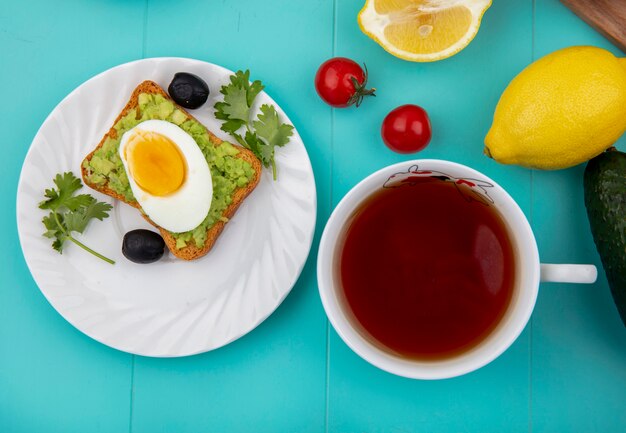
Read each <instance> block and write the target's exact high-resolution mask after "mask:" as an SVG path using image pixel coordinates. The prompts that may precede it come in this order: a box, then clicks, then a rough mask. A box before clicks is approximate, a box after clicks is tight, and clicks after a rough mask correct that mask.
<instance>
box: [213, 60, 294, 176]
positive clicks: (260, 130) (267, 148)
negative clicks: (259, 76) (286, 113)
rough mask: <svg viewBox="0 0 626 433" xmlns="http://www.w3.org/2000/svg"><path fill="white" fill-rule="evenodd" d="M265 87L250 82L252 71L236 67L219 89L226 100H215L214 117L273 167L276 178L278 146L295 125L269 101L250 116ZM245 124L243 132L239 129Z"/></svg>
mask: <svg viewBox="0 0 626 433" xmlns="http://www.w3.org/2000/svg"><path fill="white" fill-rule="evenodd" d="M264 88H265V86H263V84H262V83H261V82H260V81H259V80H255V81H253V82H252V83H251V82H250V71H246V72H242V71H237V73H236V74H235V75H232V76H231V77H230V83H229V84H227V85H225V86H222V88H221V90H220V93H221V94H222V95H224V101H223V102H218V103H216V104H215V117H216V118H218V119H220V120H223V121H224V123H223V124H222V127H221V129H222V131H224V132H227V133H229V134H230V135H232V136H233V137H234V138H235V140H237V142H238V143H239V144H241V145H242V146H244V147H245V148H247V149H250V150H251V151H252V152H253V153H254V154H255V155H256V156H257V158H259V159H260V160H261V162H262V163H263V165H264V166H265V167H272V175H273V176H274V180H276V161H275V160H274V152H275V148H276V146H278V147H282V146H284V145H285V144H287V143H289V138H290V137H291V136H292V135H293V126H292V125H288V124H286V123H283V122H281V120H280V118H279V117H278V113H277V112H276V109H275V108H274V106H272V105H269V104H263V105H261V107H260V111H261V112H260V113H259V114H258V115H257V117H256V120H253V121H251V120H250V117H251V107H252V104H253V103H254V99H255V98H256V97H257V95H258V94H259V93H261V91H262V90H263V89H264ZM244 127H245V130H244V132H243V133H239V132H238V131H240V130H241V128H244Z"/></svg>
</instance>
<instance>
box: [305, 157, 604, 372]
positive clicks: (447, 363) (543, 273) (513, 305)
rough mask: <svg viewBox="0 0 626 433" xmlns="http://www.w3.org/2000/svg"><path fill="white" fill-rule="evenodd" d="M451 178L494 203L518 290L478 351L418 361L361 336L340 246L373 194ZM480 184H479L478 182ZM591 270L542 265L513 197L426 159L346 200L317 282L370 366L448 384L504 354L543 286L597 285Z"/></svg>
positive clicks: (362, 185) (327, 235) (327, 233)
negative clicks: (345, 286)
mask: <svg viewBox="0 0 626 433" xmlns="http://www.w3.org/2000/svg"><path fill="white" fill-rule="evenodd" d="M424 172H435V173H434V174H433V175H439V176H440V175H443V176H447V177H448V178H450V179H451V180H453V181H456V180H460V179H471V180H472V184H474V187H473V188H475V191H474V192H475V193H476V194H479V195H481V197H484V198H485V199H486V200H488V201H490V202H493V205H495V206H496V208H497V209H498V211H499V212H500V214H501V215H502V217H503V219H504V221H505V222H506V224H507V226H508V231H509V237H510V239H511V242H512V244H513V248H514V251H515V266H516V269H515V275H516V279H515V283H514V284H515V287H514V289H513V297H512V299H511V302H510V305H509V307H508V309H507V311H506V313H505V314H504V317H503V318H502V319H501V320H500V322H499V324H498V325H497V326H496V328H495V329H494V330H493V331H492V332H491V333H490V334H489V335H488V336H487V337H486V338H485V339H484V340H483V341H482V342H480V343H479V344H478V345H477V346H475V347H474V348H472V349H470V350H468V351H466V352H463V353H461V354H459V355H457V356H455V357H452V358H445V359H442V360H436V361H419V360H414V359H408V358H403V357H400V356H398V355H396V354H394V353H391V352H389V351H386V350H384V348H381V347H380V345H379V344H375V343H374V342H372V341H371V340H370V337H368V336H367V335H365V333H364V332H362V331H361V330H360V329H361V326H360V325H359V324H356V323H354V321H355V320H356V319H355V318H354V315H353V314H352V313H351V312H350V307H349V306H348V305H347V304H346V301H345V300H344V299H343V295H342V289H341V287H340V281H339V279H338V276H337V271H336V269H337V262H338V254H339V253H340V251H338V248H337V241H338V239H341V235H342V233H343V231H344V230H345V227H344V226H345V224H346V221H347V220H348V219H349V218H350V217H351V216H352V214H353V212H354V210H355V209H357V208H358V207H359V204H360V203H362V202H363V200H365V199H366V198H367V197H369V196H370V195H371V194H373V193H374V192H376V191H378V190H380V189H381V188H382V187H383V185H385V184H388V183H389V182H397V181H402V178H403V177H404V176H415V175H418V176H419V175H428V174H424ZM476 181H477V182H476ZM596 277H597V270H596V267H595V266H593V265H553V264H540V262H539V253H538V251H537V244H536V241H535V236H534V235H533V232H532V230H531V228H530V225H529V224H528V221H527V219H526V217H525V216H524V213H523V212H522V210H521V209H520V208H519V206H518V205H517V203H515V201H514V200H513V199H512V198H511V196H510V195H509V194H508V193H507V192H506V191H505V190H504V189H503V188H502V187H500V186H499V185H498V184H497V183H496V182H494V181H493V180H491V179H489V178H488V177H487V176H485V175H483V174H482V173H480V172H478V171H476V170H473V169H471V168H469V167H466V166H464V165H461V164H457V163H453V162H449V161H442V160H434V159H424V160H415V161H408V162H402V163H399V164H394V165H391V166H388V167H385V168H383V169H381V170H379V171H377V172H375V173H374V174H372V175H370V176H368V177H367V178H365V179H363V180H362V181H361V182H359V183H358V184H357V185H356V186H355V187H354V188H352V189H351V190H350V192H348V194H346V196H345V197H344V198H343V199H342V200H341V202H340V203H339V204H338V205H337V207H336V208H335V210H334V211H333V213H332V215H331V216H330V219H329V220H328V222H327V224H326V227H325V229H324V233H323V235H322V239H321V242H320V247H319V255H318V262H317V279H318V285H319V291H320V296H321V298H322V303H323V304H324V309H325V310H326V314H327V316H328V319H329V320H330V322H331V323H332V325H333V327H334V328H335V330H336V331H337V333H338V334H339V336H340V337H341V338H342V339H343V341H345V343H346V344H347V345H348V346H349V347H350V348H351V349H352V350H353V351H354V352H356V353H357V354H358V355H359V356H361V357H362V358H363V359H365V360H366V361H368V362H370V363H371V364H373V365H375V366H376V367H379V368H381V369H383V370H386V371H388V372H390V373H393V374H397V375H399V376H405V377H409V378H414V379H444V378H448V377H454V376H460V375H462V374H465V373H469V372H471V371H474V370H476V369H478V368H480V367H482V366H484V365H486V364H488V363H489V362H491V361H493V360H494V359H495V358H497V357H498V356H499V355H500V354H502V353H503V352H504V351H505V350H506V349H507V348H508V347H509V346H510V345H511V344H512V343H513V342H514V341H515V339H516V338H517V337H518V336H519V335H520V333H521V332H522V330H523V329H524V327H525V326H526V323H527V322H528V320H529V318H530V315H531V313H532V311H533V308H534V306H535V301H536V299H537V292H538V289H539V282H540V281H542V282H568V283H593V282H594V281H595V280H596Z"/></svg>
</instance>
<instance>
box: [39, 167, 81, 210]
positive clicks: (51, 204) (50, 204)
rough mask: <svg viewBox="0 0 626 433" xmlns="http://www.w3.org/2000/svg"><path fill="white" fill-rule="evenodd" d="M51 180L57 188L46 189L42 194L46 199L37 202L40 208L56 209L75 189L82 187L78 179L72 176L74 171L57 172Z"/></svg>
mask: <svg viewBox="0 0 626 433" xmlns="http://www.w3.org/2000/svg"><path fill="white" fill-rule="evenodd" d="M53 182H54V184H55V185H56V186H57V189H46V191H45V193H44V195H45V196H46V197H47V198H48V200H44V201H42V202H41V203H39V208H40V209H51V210H56V209H58V208H59V207H61V206H63V205H64V204H65V202H66V200H67V199H68V198H70V197H72V195H73V194H74V193H75V192H76V191H78V190H79V189H81V188H82V187H83V184H82V183H81V182H80V179H78V178H77V177H76V176H74V173H72V172H70V171H68V172H66V173H63V174H61V173H59V174H57V175H56V177H55V178H54V179H53Z"/></svg>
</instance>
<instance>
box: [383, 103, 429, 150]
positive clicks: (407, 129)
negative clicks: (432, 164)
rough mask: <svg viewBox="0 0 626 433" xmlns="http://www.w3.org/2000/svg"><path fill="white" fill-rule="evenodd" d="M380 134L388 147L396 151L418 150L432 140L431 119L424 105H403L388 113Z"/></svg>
mask: <svg viewBox="0 0 626 433" xmlns="http://www.w3.org/2000/svg"><path fill="white" fill-rule="evenodd" d="M380 134H381V135H382V137H383V141H384V142H385V144H386V145H387V147H389V149H391V150H393V151H395V152H398V153H414V152H418V151H420V150H422V149H423V148H425V147H426V146H427V145H428V142H429V141H430V137H431V135H432V133H431V130H430V119H429V118H428V114H426V111H424V109H423V108H422V107H418V106H417V105H411V104H407V105H401V106H400V107H398V108H395V109H393V110H391V111H390V112H389V114H387V116H386V117H385V120H383V126H382V128H381V130H380Z"/></svg>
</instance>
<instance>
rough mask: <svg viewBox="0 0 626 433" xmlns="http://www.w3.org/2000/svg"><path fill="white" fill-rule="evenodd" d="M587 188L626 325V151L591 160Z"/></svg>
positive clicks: (600, 247)
mask: <svg viewBox="0 0 626 433" xmlns="http://www.w3.org/2000/svg"><path fill="white" fill-rule="evenodd" d="M584 188H585V206H586V208H587V216H588V217H589V225H590V226H591V233H592V234H593V240H594V241H595V243H596V248H597V249H598V253H599V254H600V259H601V260H602V265H603V266H604V272H606V278H607V280H608V282H609V287H610V288H611V293H612V295H613V300H614V301H615V305H616V306H617V311H618V312H619V315H620V317H621V318H622V322H623V323H624V326H626V153H624V152H620V151H618V150H615V148H610V149H609V150H607V151H606V152H604V153H601V154H600V155H598V156H596V157H595V158H593V159H592V160H591V161H589V162H588V163H587V168H586V169H585V176H584Z"/></svg>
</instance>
